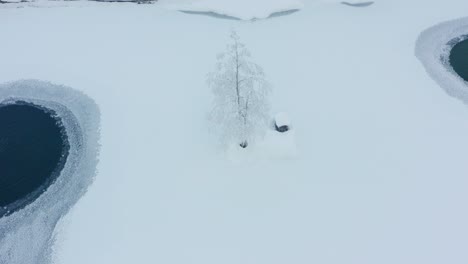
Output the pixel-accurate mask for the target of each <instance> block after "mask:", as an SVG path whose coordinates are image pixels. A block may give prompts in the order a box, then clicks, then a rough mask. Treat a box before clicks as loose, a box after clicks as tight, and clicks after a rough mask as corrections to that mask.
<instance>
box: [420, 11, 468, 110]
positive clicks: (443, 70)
mask: <svg viewBox="0 0 468 264" xmlns="http://www.w3.org/2000/svg"><path fill="white" fill-rule="evenodd" d="M467 38H468V18H462V19H458V20H453V21H449V22H444V23H441V24H438V25H436V26H434V27H431V28H429V29H427V30H425V31H424V32H422V33H421V35H420V36H419V38H418V40H417V42H416V49H415V55H416V57H417V58H418V59H419V60H420V61H421V63H422V64H423V66H424V67H425V69H426V71H427V73H428V74H429V75H430V77H431V78H432V79H433V80H434V81H436V82H437V84H438V85H439V86H440V87H442V88H443V89H444V90H445V91H446V92H447V94H449V95H450V96H452V97H455V98H458V99H460V100H462V101H463V102H464V103H465V104H468V83H467V82H465V81H464V80H463V79H462V78H461V77H460V76H459V75H458V74H457V73H456V72H455V71H454V70H453V68H452V66H451V65H450V62H449V55H450V51H451V50H452V48H453V47H454V46H455V45H456V44H457V43H458V42H460V41H462V40H465V39H467Z"/></svg>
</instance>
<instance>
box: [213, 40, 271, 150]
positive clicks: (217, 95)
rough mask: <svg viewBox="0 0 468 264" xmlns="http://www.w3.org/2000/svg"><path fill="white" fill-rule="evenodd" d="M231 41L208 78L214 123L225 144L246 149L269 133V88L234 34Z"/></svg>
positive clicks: (259, 68) (263, 76) (258, 68)
mask: <svg viewBox="0 0 468 264" xmlns="http://www.w3.org/2000/svg"><path fill="white" fill-rule="evenodd" d="M231 41H232V42H231V43H230V44H229V45H228V46H227V50H226V51H225V52H224V53H222V54H220V55H218V61H217V65H216V70H215V71H214V72H212V73H210V74H209V75H208V80H207V82H208V85H209V86H210V87H211V88H212V90H213V93H214V106H213V110H212V112H211V121H212V122H213V123H214V124H215V127H216V128H217V131H218V132H219V134H220V136H221V140H222V141H223V143H226V144H231V143H236V144H239V145H240V146H241V147H243V148H246V147H247V146H248V144H249V143H252V142H254V141H255V140H256V139H257V138H259V137H261V136H262V135H263V133H264V132H265V130H266V129H265V128H266V126H267V123H268V112H269V94H270V87H269V85H268V83H267V81H266V80H265V74H264V72H263V69H262V68H261V67H260V66H259V65H257V64H255V63H254V62H252V61H251V56H250V52H249V51H248V50H247V48H246V47H245V45H244V44H242V43H241V42H240V41H239V36H238V35H237V33H236V32H235V31H233V32H232V33H231Z"/></svg>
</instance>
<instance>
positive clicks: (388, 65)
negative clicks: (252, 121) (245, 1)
mask: <svg viewBox="0 0 468 264" xmlns="http://www.w3.org/2000/svg"><path fill="white" fill-rule="evenodd" d="M266 2H268V1H266ZM340 2H341V1H314V2H313V3H311V2H305V4H304V7H303V8H302V9H301V11H299V12H296V13H293V14H290V15H287V16H281V17H278V18H275V19H264V20H258V21H256V22H255V23H251V22H250V21H238V20H228V19H213V18H212V17H207V16H195V15H188V14H184V13H181V12H179V11H175V10H170V9H169V8H165V7H164V5H163V2H162V1H161V2H160V3H155V4H153V5H136V4H128V3H121V4H117V3H109V4H102V3H99V4H98V3H83V2H70V3H66V5H67V6H65V7H54V8H32V7H24V8H3V7H2V8H0V24H1V25H8V26H7V27H0V37H1V39H2V49H0V58H2V59H1V60H0V83H3V82H8V81H14V80H18V79H23V78H34V79H40V80H47V81H51V82H53V83H56V84H64V85H66V86H67V87H68V86H70V87H73V88H74V89H76V90H78V93H80V94H81V93H84V94H86V95H87V97H89V98H92V99H93V100H92V101H93V102H95V104H96V105H95V107H90V104H88V103H84V104H79V103H78V102H83V101H80V100H75V99H76V98H82V97H75V96H69V97H66V96H65V97H64V94H62V93H61V91H63V92H64V93H65V91H68V92H69V91H70V90H69V89H68V88H66V87H65V88H64V87H62V86H60V85H59V86H58V87H55V86H54V87H55V89H53V90H52V91H53V92H49V93H45V94H46V95H48V96H49V97H50V98H53V100H52V99H50V98H49V97H48V98H49V99H47V98H44V97H45V96H44V95H43V94H44V93H42V92H41V93H39V94H34V96H35V97H40V99H41V100H49V101H50V100H51V101H54V102H56V101H58V102H60V103H61V104H62V105H65V106H67V108H69V109H70V111H71V112H72V113H73V114H74V115H75V116H76V119H77V120H78V121H77V122H76V123H77V124H80V127H82V130H85V131H94V132H93V133H82V135H87V134H90V135H91V136H88V137H85V138H84V139H86V140H83V142H84V143H87V142H91V141H92V142H99V144H100V145H101V148H100V150H101V151H100V156H99V164H98V165H97V168H96V171H97V174H96V178H95V181H94V183H93V184H91V182H92V180H91V179H92V178H93V175H94V170H93V169H91V168H88V167H86V168H82V167H80V169H79V170H77V171H79V172H80V174H79V175H78V176H79V177H70V178H66V179H68V180H69V181H67V182H66V183H69V184H63V185H60V186H58V185H54V186H55V187H57V189H54V190H56V191H58V190H62V189H63V193H61V192H57V193H54V194H56V195H58V197H68V196H67V195H65V190H66V191H67V193H71V194H73V195H74V196H73V197H71V198H70V200H60V199H54V197H55V198H56V197H57V196H55V195H52V194H51V195H50V196H47V197H44V199H41V198H42V197H40V198H39V199H38V202H41V204H40V205H37V207H34V206H35V205H33V207H31V208H29V207H27V208H26V209H28V210H29V209H31V210H29V211H24V210H22V211H20V212H19V214H17V215H15V214H13V215H11V216H12V217H15V219H14V220H11V221H8V222H7V221H2V220H0V253H3V252H5V251H2V249H3V248H5V247H6V248H12V247H15V246H16V247H18V246H23V247H22V248H21V249H22V250H23V251H21V250H18V251H17V252H19V253H21V252H24V251H25V250H28V251H27V252H42V251H41V250H40V248H38V247H37V246H36V245H37V244H27V242H28V241H29V240H28V239H27V238H29V237H30V236H29V233H30V232H34V231H37V232H46V231H50V232H52V235H51V236H48V237H46V239H44V240H45V241H46V245H47V246H48V247H47V248H49V246H50V248H51V250H50V252H49V253H51V257H50V261H55V263H64V264H75V263H76V264H82V263H99V264H100V263H113V264H127V263H164V264H186V263H193V264H197V263H200V264H239V263H242V264H259V263H261V264H284V263H294V264H309V263H330V264H341V263H352V264H354V263H356V264H375V263H379V264H395V263H399V264H414V263H424V264H440V263H454V264H465V261H466V259H468V252H467V251H466V248H468V241H467V240H466V238H467V237H468V226H467V225H466V223H467V222H468V212H467V210H466V201H467V200H468V192H467V191H466V189H467V186H468V178H467V175H468V165H467V162H466V158H467V156H468V152H467V150H468V137H467V136H466V135H468V122H467V120H468V109H467V107H466V105H465V104H463V103H462V102H461V101H460V100H456V99H454V98H453V97H451V96H448V95H447V93H446V91H448V90H450V89H452V88H453V85H456V89H455V90H456V92H457V93H460V94H462V96H459V97H457V98H462V97H463V96H464V95H463V94H464V92H463V91H466V89H465V88H466V84H465V83H464V82H461V81H460V80H458V79H457V78H458V77H456V76H455V75H454V74H453V73H452V72H450V71H449V70H448V68H446V67H445V65H442V64H441V63H442V62H441V52H440V50H442V49H444V47H445V46H446V45H447V43H448V42H449V41H450V40H451V39H453V38H454V37H456V36H460V35H462V34H466V32H465V31H466V28H467V24H466V23H465V22H466V21H465V22H463V21H464V20H463V21H458V22H457V23H449V24H446V25H445V26H444V27H442V29H441V30H440V31H438V30H436V31H429V33H430V32H435V33H434V34H433V35H432V34H429V35H427V36H429V37H427V38H424V37H423V40H422V41H421V42H419V43H420V44H421V45H417V40H418V38H419V36H420V35H421V33H422V32H423V31H425V30H426V29H428V28H431V27H433V26H436V25H440V23H442V22H444V21H449V20H453V19H456V18H460V17H464V16H466V10H467V9H468V2H467V1H466V0H447V1H427V0H412V1H407V0H392V1H388V0H385V1H384V0H381V1H376V3H375V4H374V5H372V7H369V8H350V7H347V6H344V5H342V4H340ZM350 2H351V1H350ZM52 4H53V5H59V4H61V5H62V4H63V3H62V2H59V3H55V2H54V3H51V4H50V5H52ZM421 7H424V8H421ZM241 11H242V10H241ZM249 11H250V10H249ZM266 13H268V12H265V13H264V14H266ZM251 14H252V12H249V13H248V14H242V15H246V16H245V17H246V18H249V17H250V15H251ZM233 28H234V29H236V30H237V32H238V34H239V35H240V37H241V40H242V41H243V42H245V44H246V45H247V47H248V48H249V50H250V51H251V53H252V56H253V59H254V61H255V62H256V63H258V64H260V65H261V66H263V68H264V70H265V73H266V77H267V79H268V80H269V81H270V82H271V84H272V87H273V95H272V106H273V109H272V113H271V117H272V118H273V117H274V115H275V113H279V112H286V113H288V117H289V120H288V121H290V122H291V124H292V127H293V129H294V130H293V131H288V132H287V133H275V134H272V135H271V137H269V138H267V139H268V142H266V143H265V145H267V147H265V146H264V147H265V148H264V149H270V150H271V151H263V152H261V153H249V154H252V155H251V157H252V159H249V160H247V161H244V160H241V161H238V162H232V161H231V160H229V159H227V158H226V156H227V155H226V153H225V152H223V151H221V150H219V149H218V148H217V145H216V142H214V141H213V136H212V135H211V134H210V131H209V129H208V128H207V127H208V121H207V120H206V116H207V113H208V111H209V110H210V108H211V103H212V92H211V90H210V89H209V88H208V87H207V85H206V83H205V80H206V74H207V73H208V72H210V71H212V70H213V68H214V67H215V61H216V55H217V54H218V53H219V52H221V51H223V50H224V48H225V46H226V44H227V43H228V40H229V32H230V30H231V29H233ZM19 32H21V34H19ZM451 32H453V33H454V34H453V35H450V36H447V35H446V34H447V33H451ZM463 32H464V33H463ZM455 33H456V34H455ZM424 36H426V35H424ZM434 36H435V37H434ZM32 40H33V42H32ZM426 40H427V41H426ZM436 40H437V41H436ZM344 42H345V43H344ZM416 46H417V47H418V50H421V51H420V52H418V53H417V55H418V56H415V52H414V51H415V47H416ZM419 48H421V49H419ZM430 48H433V50H431V49H430ZM439 48H440V49H439ZM428 49H429V50H428ZM433 51H434V52H433ZM418 58H419V60H418ZM428 61H430V63H426V62H428ZM421 62H423V63H421ZM444 84H445V85H446V86H447V87H448V90H447V89H445V87H444V86H443V85H444ZM20 86H21V85H20ZM33 86H34V85H31V87H29V88H28V91H29V90H34V89H33V88H34V87H33ZM8 87H10V86H8ZM8 87H5V86H1V87H0V88H1V89H0V96H3V94H2V91H4V90H5V89H10V88H11V87H10V88H8ZM441 87H442V88H441ZM49 88H50V87H49ZM11 89H13V88H11ZM76 90H75V91H76ZM452 90H453V89H452ZM8 91H11V90H8ZM15 91H23V90H22V89H18V86H16V90H15ZM11 93H13V92H11ZM65 94H68V93H65ZM27 95H28V96H29V95H31V93H28V94H27ZM452 95H453V94H452ZM2 98H3V97H2ZM60 98H67V99H66V100H64V99H60ZM85 102H88V101H86V100H85ZM91 105H93V104H91ZM97 107H99V109H100V115H99V114H96V112H99V111H97V110H96V108H97ZM89 109H92V110H89ZM95 116H100V120H101V123H100V124H101V126H100V130H99V131H100V135H101V137H100V139H99V140H98V138H99V137H98V136H97V135H99V133H97V132H96V131H98V129H97V128H96V124H97V123H99V122H98V120H96V119H92V120H91V121H90V123H86V120H89V118H94V117H95ZM98 119H99V118H98ZM289 132H294V133H289ZM291 135H294V137H292V136H291ZM290 136H291V137H290ZM292 141H294V144H295V145H296V146H297V149H295V151H291V152H295V153H294V154H295V155H283V154H284V152H285V149H286V148H283V146H290V145H292V144H289V143H288V142H292ZM280 142H281V143H280ZM282 143H285V144H284V145H283V144H282ZM286 143H288V144H286ZM85 145H86V146H88V147H89V148H87V149H88V151H85V152H84V153H88V154H89V153H94V154H96V152H97V151H92V150H95V145H94V144H92V146H94V147H91V145H87V144H85ZM296 150H297V151H296ZM252 152H255V151H252ZM80 153H81V152H80ZM273 154H275V155H273ZM86 156H87V157H88V159H87V160H86V162H84V163H80V164H88V163H89V162H90V163H92V164H94V165H96V156H95V155H94V156H93V155H86ZM92 157H94V158H92ZM93 162H94V163H93ZM89 175H91V176H89ZM78 179H83V181H84V182H80V181H77V180H78ZM66 186H72V187H70V188H69V189H64V188H65V187H66ZM88 186H89V189H88ZM83 190H88V191H87V192H86V195H85V196H83V197H82V198H81V199H79V198H80V197H81V195H83V194H84V193H85V191H83ZM46 194H47V193H46ZM46 198H48V199H46ZM78 199H79V201H78ZM76 201H78V202H77V203H76V205H75V206H74V207H73V210H71V212H70V213H69V214H66V212H68V209H69V208H71V206H73V205H74V204H75V202H76ZM42 202H43V204H42ZM44 208H46V209H44ZM33 209H34V210H33ZM43 210H46V211H43ZM41 212H45V213H41ZM65 214H66V216H64V215H65ZM44 215H47V216H51V217H46V216H44ZM25 216H27V217H25ZM37 217H39V218H37ZM49 218H54V221H55V219H60V221H59V222H58V223H57V222H54V221H52V223H54V224H50V225H49V224H47V228H45V229H43V228H42V226H43V223H44V222H43V221H45V222H46V223H49V222H47V221H46V220H48V219H49ZM38 219H39V220H38ZM57 221H58V220H57ZM14 223H17V225H14V226H13V227H12V228H10V229H8V230H7V229H5V228H4V227H5V226H10V225H11V224H14ZM20 227H21V228H20ZM7 232H8V233H9V234H12V235H10V236H8V237H7V236H5V235H4V234H6V233H7ZM41 235H43V234H42V233H41ZM41 237H42V236H41ZM51 241H55V244H54V243H52V242H51ZM25 243H26V244H25ZM52 244H53V245H54V246H52ZM0 256H5V255H3V254H0ZM15 256H24V258H23V259H19V260H17V259H15V260H16V262H15V261H13V262H12V261H10V262H8V263H9V264H10V263H14V264H16V263H18V264H23V263H34V261H35V260H36V259H35V258H32V257H31V256H30V255H21V254H18V255H15ZM27 257H30V258H29V261H27V259H26V260H25V258H27ZM31 259H32V260H31ZM43 259H45V260H49V259H47V258H43ZM0 263H1V261H0ZM44 263H46V262H44ZM2 264H3V263H2ZM40 264H43V263H40Z"/></svg>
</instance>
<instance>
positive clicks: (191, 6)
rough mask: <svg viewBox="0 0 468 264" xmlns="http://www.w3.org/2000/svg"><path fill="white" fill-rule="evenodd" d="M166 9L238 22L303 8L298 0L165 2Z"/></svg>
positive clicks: (191, 0)
mask: <svg viewBox="0 0 468 264" xmlns="http://www.w3.org/2000/svg"><path fill="white" fill-rule="evenodd" d="M161 4H162V5H164V6H166V7H167V8H168V9H172V10H179V11H183V12H187V13H211V14H214V15H218V16H226V17H229V18H237V19H240V20H255V19H264V18H268V17H271V16H275V14H278V13H282V12H290V11H297V10H300V9H302V8H303V7H304V5H303V3H302V2H301V1H300V0H275V1H271V0H256V1H251V0H178V1H171V0H165V1H162V2H161Z"/></svg>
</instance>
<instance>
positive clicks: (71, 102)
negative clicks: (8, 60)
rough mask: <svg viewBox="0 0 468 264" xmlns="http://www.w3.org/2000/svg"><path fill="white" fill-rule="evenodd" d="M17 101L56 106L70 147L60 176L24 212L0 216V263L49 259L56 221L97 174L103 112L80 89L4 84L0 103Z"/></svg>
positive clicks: (37, 263) (31, 82) (33, 262)
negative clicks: (101, 114)
mask: <svg viewBox="0 0 468 264" xmlns="http://www.w3.org/2000/svg"><path fill="white" fill-rule="evenodd" d="M16 101H23V102H29V103H32V104H35V105H39V106H42V107H44V108H47V109H51V110H53V111H54V112H55V113H56V114H57V115H58V117H59V118H60V119H61V120H62V123H63V125H64V127H65V130H66V134H67V136H68V141H69V147H70V149H69V155H68V158H67V160H66V162H65V164H64V167H63V169H62V171H61V172H60V175H59V176H58V178H57V179H56V180H55V182H54V183H53V184H52V185H50V186H49V187H48V188H47V190H46V191H45V192H44V193H42V194H41V195H40V196H39V197H38V198H37V199H36V200H35V201H34V202H32V203H31V204H29V205H27V206H26V207H25V208H23V209H22V210H19V211H17V212H14V213H13V214H11V215H8V216H5V217H3V218H0V263H1V264H24V263H28V264H43V263H50V261H51V253H52V245H53V242H54V237H53V234H54V229H55V226H56V224H57V222H58V221H59V220H60V218H62V217H63V216H64V215H65V214H66V213H67V212H68V211H69V210H70V208H71V207H72V206H73V205H74V204H75V203H76V202H77V201H78V199H79V198H80V197H81V196H82V195H83V194H84V193H85V192H86V190H87V188H88V186H89V185H90V184H91V183H92V181H93V178H94V176H95V170H96V164H97V154H98V136H99V134H98V127H99V111H98V108H97V106H96V104H95V103H94V102H93V101H92V100H91V99H89V98H88V97H87V96H85V95H84V94H82V93H80V92H78V91H75V90H72V89H71V88H68V87H64V86H57V85H53V84H50V83H47V82H42V81H35V80H26V81H17V82H12V83H7V84H2V85H0V103H2V104H8V103H13V102H16ZM24 166H28V164H24Z"/></svg>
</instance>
